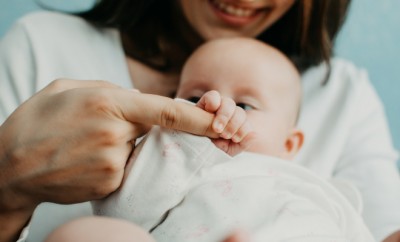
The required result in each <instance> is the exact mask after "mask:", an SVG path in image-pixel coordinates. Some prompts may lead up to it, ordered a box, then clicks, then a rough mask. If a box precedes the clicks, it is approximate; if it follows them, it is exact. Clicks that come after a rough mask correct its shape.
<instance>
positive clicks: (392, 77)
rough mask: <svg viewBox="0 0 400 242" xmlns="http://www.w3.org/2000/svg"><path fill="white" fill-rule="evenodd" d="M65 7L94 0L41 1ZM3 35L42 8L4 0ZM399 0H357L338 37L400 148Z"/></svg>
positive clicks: (0, 11) (0, 1)
mask: <svg viewBox="0 0 400 242" xmlns="http://www.w3.org/2000/svg"><path fill="white" fill-rule="evenodd" d="M41 2H42V3H45V4H46V5H48V6H54V7H60V8H61V9H63V10H71V11H76V10H82V9H85V8H90V6H91V5H92V4H93V0H68V1H67V0H41ZM0 6H1V8H0V37H1V36H2V35H4V33H5V32H6V31H7V29H8V28H9V27H10V25H11V24H12V22H14V21H15V20H16V19H17V18H18V17H20V16H22V15H24V14H26V13H28V12H31V11H35V10H38V9H39V7H38V5H37V4H36V3H35V1H34V0H0ZM399 9H400V1H399V0H379V1H376V0H353V2H352V5H351V8H350V12H349V16H348V19H347V21H346V24H345V26H344V28H343V30H342V32H341V33H340V35H339V36H338V39H337V45H336V55H337V56H341V57H344V58H347V59H350V60H351V61H353V62H354V63H355V64H356V65H357V66H359V67H363V68H366V69H367V70H368V72H369V75H370V79H371V80H372V82H373V84H374V86H375V87H376V90H377V92H378V94H379V95H380V97H381V98H382V100H383V102H384V104H385V108H386V113H387V116H388V119H389V125H390V129H391V132H392V137H393V140H394V144H395V147H396V148H397V149H398V150H400V58H399V55H400V46H399V45H400V15H399V14H398V11H399Z"/></svg>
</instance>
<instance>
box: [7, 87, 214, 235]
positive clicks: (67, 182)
mask: <svg viewBox="0 0 400 242" xmlns="http://www.w3.org/2000/svg"><path fill="white" fill-rule="evenodd" d="M188 114H190V115H188ZM212 118H213V115H212V114H210V113H207V112H205V111H204V110H201V109H199V108H196V107H193V106H190V105H187V104H184V103H180V102H175V101H173V100H172V99H169V98H165V97H160V96H155V95H149V94H141V93H138V92H133V91H129V90H126V89H122V88H119V87H117V86H115V85H113V84H110V83H108V82H103V81H74V80H57V81H54V82H53V83H51V84H50V85H49V86H47V87H46V88H44V89H43V90H42V91H40V92H39V93H37V94H36V95H34V96H33V97H32V98H30V99H29V100H28V101H26V102H25V103H23V104H22V105H21V106H20V107H19V108H18V109H17V110H15V111H14V113H13V114H12V115H11V116H10V117H9V118H8V119H7V120H6V121H5V122H4V123H3V124H2V125H1V127H0V223H1V225H2V224H3V222H4V221H5V220H8V219H13V218H15V216H16V215H17V214H19V215H20V216H19V217H20V219H19V223H18V225H15V226H17V227H22V226H23V224H24V223H26V221H27V220H28V219H29V216H30V215H31V214H32V212H33V210H34V209H35V207H36V206H37V205H38V204H40V203H41V202H45V201H46V202H55V203H63V204H66V203H76V202H83V201H88V200H94V199H99V198H103V197H105V196H107V195H108V194H110V193H111V192H113V191H114V190H115V189H117V188H118V187H119V185H120V183H121V181H122V177H123V174H124V166H125V162H126V161H127V159H128V157H129V155H130V153H131V151H132V144H133V143H134V140H135V139H136V138H137V137H139V136H141V135H142V134H143V133H145V132H146V131H147V130H148V129H149V127H150V126H151V125H153V124H155V125H161V126H164V127H168V128H175V129H179V130H183V131H187V132H191V133H194V134H198V135H207V136H209V137H217V136H218V135H217V134H214V132H213V131H211V128H210V125H211V122H212ZM14 215H15V216H14ZM10 224H11V227H12V228H10V231H11V230H13V228H14V227H15V226H13V225H12V224H13V223H10ZM0 227H1V226H0ZM2 232H4V231H2ZM10 233H11V232H10ZM14 233H15V231H14ZM2 234H3V235H4V234H6V232H5V233H2ZM10 238H11V237H10ZM0 241H7V240H2V238H0Z"/></svg>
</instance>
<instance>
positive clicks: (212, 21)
mask: <svg viewBox="0 0 400 242" xmlns="http://www.w3.org/2000/svg"><path fill="white" fill-rule="evenodd" d="M294 2H295V0H253V1H250V0H190V1H189V0H179V3H180V7H181V10H182V12H183V15H184V16H185V17H186V19H187V21H188V22H189V24H190V25H191V26H192V28H193V29H194V30H195V31H197V32H198V33H199V34H200V35H201V36H202V37H203V38H204V39H205V40H210V39H215V38H225V37H238V36H245V37H256V36H257V35H259V34H260V33H262V32H263V31H265V30H266V29H267V28H269V27H270V26H271V25H272V24H274V23H275V22H276V21H277V20H278V19H280V18H281V17H282V15H284V14H285V13H286V12H287V11H288V10H289V9H290V7H291V6H292V5H293V3H294Z"/></svg>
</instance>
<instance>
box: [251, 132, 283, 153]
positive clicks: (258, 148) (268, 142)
mask: <svg viewBox="0 0 400 242" xmlns="http://www.w3.org/2000/svg"><path fill="white" fill-rule="evenodd" d="M256 132H257V131H256ZM246 151H248V152H254V153H258V154H263V155H268V156H274V157H281V155H282V154H283V153H284V143H283V141H282V140H281V139H279V138H275V137H274V136H273V135H267V134H261V133H257V134H256V135H254V138H253V139H252V140H251V141H250V146H249V148H248V149H247V150H246Z"/></svg>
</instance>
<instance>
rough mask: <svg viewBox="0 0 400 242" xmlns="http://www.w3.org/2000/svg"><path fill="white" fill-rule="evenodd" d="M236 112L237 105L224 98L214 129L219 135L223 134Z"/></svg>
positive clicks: (215, 119)
mask: <svg viewBox="0 0 400 242" xmlns="http://www.w3.org/2000/svg"><path fill="white" fill-rule="evenodd" d="M235 110H236V103H235V102H234V101H233V100H232V99H230V98H222V99H221V105H220V107H219V109H218V111H217V113H216V116H215V118H214V121H213V124H212V128H213V130H214V131H215V132H217V133H222V131H224V129H225V127H226V125H227V124H228V122H229V120H230V119H231V118H232V116H233V114H234V113H235Z"/></svg>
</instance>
